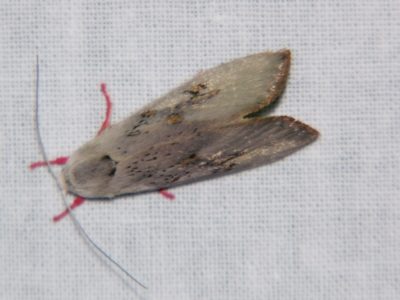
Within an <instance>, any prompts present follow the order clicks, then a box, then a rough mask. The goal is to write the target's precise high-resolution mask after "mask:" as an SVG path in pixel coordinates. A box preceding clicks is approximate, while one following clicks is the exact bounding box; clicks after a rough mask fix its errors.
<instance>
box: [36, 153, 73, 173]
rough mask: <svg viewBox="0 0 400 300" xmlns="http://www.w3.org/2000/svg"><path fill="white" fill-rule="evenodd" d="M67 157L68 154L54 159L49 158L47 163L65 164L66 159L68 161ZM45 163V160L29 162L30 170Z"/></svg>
mask: <svg viewBox="0 0 400 300" xmlns="http://www.w3.org/2000/svg"><path fill="white" fill-rule="evenodd" d="M68 158H69V157H68V156H63V157H59V158H56V159H54V160H50V161H49V164H51V165H65V164H66V163H67V161H68ZM45 165H47V163H46V162H45V161H38V162H35V163H33V164H31V165H30V166H29V168H31V170H33V169H36V168H37V167H43V166H45Z"/></svg>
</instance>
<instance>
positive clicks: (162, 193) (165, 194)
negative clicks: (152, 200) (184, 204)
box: [158, 190, 175, 200]
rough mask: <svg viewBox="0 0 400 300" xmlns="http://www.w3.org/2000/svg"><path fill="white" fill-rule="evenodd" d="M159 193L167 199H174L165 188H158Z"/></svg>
mask: <svg viewBox="0 0 400 300" xmlns="http://www.w3.org/2000/svg"><path fill="white" fill-rule="evenodd" d="M158 192H159V193H160V194H161V195H163V196H164V197H167V198H168V199H171V200H174V199H175V195H173V194H171V193H168V192H167V191H166V190H159V191H158Z"/></svg>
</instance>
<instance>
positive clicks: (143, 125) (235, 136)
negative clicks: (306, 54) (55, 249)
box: [61, 49, 319, 198]
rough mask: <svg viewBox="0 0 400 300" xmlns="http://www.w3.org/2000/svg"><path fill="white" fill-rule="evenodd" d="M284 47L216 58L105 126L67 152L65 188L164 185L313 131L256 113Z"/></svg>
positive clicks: (245, 165) (97, 191) (307, 139)
mask: <svg viewBox="0 0 400 300" xmlns="http://www.w3.org/2000/svg"><path fill="white" fill-rule="evenodd" d="M290 59H291V53H290V51H289V50H287V49H283V50H280V51H278V52H275V53H274V52H264V53H259V54H255V55H250V56H247V57H244V58H239V59H236V60H233V61H231V62H229V63H225V64H221V65H219V66H217V67H215V68H212V69H209V70H207V71H204V72H201V73H199V74H197V75H196V76H195V77H194V78H192V79H191V80H189V81H187V82H186V83H184V84H182V85H181V86H179V87H178V88H175V89H174V90H172V91H171V92H169V93H168V94H166V95H165V96H163V97H161V98H159V99H157V100H156V101H154V102H153V103H151V104H150V105H148V106H147V107H145V108H143V109H141V110H140V111H138V112H136V113H134V114H133V115H131V116H130V117H128V118H127V119H125V120H123V121H121V122H119V123H116V124H113V125H111V126H110V127H108V128H106V129H105V130H104V131H102V132H101V134H99V135H98V136H97V137H95V138H94V139H92V140H91V141H89V142H87V143H86V144H84V145H83V146H82V147H81V148H79V149H78V150H76V151H75V152H74V153H73V154H72V156H70V157H69V159H68V162H67V164H66V165H65V167H64V169H63V171H62V175H61V177H62V180H61V181H62V184H63V186H64V188H65V190H66V191H68V192H70V193H73V194H75V195H78V196H81V197H84V198H111V197H115V196H118V195H121V194H129V193H137V192H143V191H150V190H160V189H166V188H169V187H172V186H176V185H180V184H184V183H188V182H192V181H196V180H200V179H206V178H210V177H216V176H220V175H226V174H232V173H235V172H238V171H242V170H245V169H249V168H252V167H256V166H260V165H263V164H266V163H271V162H273V161H276V160H278V159H280V158H282V157H284V156H286V155H288V154H291V153H293V152H295V151H296V150H298V149H300V148H302V147H303V146H305V145H307V144H309V143H311V142H312V141H314V140H315V139H316V138H317V137H318V135H319V133H318V132H317V131H316V130H315V129H313V128H311V127H310V126H308V125H306V124H304V123H302V122H300V121H297V120H295V119H294V118H292V117H288V116H267V117H259V116H258V114H257V113H258V112H260V111H261V110H263V109H264V108H265V107H267V106H269V105H270V104H271V103H272V102H274V100H275V99H276V98H277V97H278V96H279V95H280V93H281V92H282V89H283V88H284V86H285V83H286V80H287V77H288V72H289V68H290Z"/></svg>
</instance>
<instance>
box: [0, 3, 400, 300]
mask: <svg viewBox="0 0 400 300" xmlns="http://www.w3.org/2000/svg"><path fill="white" fill-rule="evenodd" d="M0 12H1V31H0V47H1V48H0V52H1V69H0V72H1V73H0V78H1V81H0V101H1V108H2V109H1V112H0V114H1V115H0V116H1V131H0V132H1V162H0V164H1V165H0V168H1V170H2V171H1V173H0V174H1V177H0V181H1V193H0V199H1V203H0V272H1V275H0V278H1V280H0V297H1V299H307V300H309V299H400V201H399V200H400V199H399V198H400V197H399V196H400V191H399V189H400V181H399V179H400V175H399V174H400V155H399V150H400V138H399V125H400V121H399V120H400V118H399V113H400V106H399V101H400V38H399V37H400V6H399V3H398V1H396V0H393V1H245V0H243V1H186V2H183V1H181V2H179V1H156V0H153V1H146V2H144V1H143V2H141V3H139V2H137V3H136V2H133V1H122V0H121V1H53V0H50V1H29V0H26V1H2V4H1V7H0ZM284 47H287V48H289V49H291V51H292V55H293V60H292V68H291V73H290V78H289V81H288V84H287V88H286V91H285V93H284V95H283V97H282V99H281V100H280V105H278V106H277V107H276V109H275V110H274V111H273V114H274V115H290V116H293V117H296V118H298V119H300V120H302V121H304V122H305V123H307V124H309V125H311V126H313V127H314V128H316V129H318V130H319V131H320V132H321V134H322V135H321V138H320V139H319V140H318V141H317V142H316V143H314V144H312V145H310V146H308V147H306V148H304V149H303V150H302V151H299V152H297V153H295V154H294V155H291V156H289V157H287V158H286V159H284V160H281V161H279V162H277V163H275V164H272V165H269V166H263V167H260V168H257V169H254V170H250V171H247V172H243V173H239V174H236V175H233V176H228V177H224V178H220V179H215V180H209V181H205V182H199V183H196V184H191V185H186V186H181V187H179V188H174V189H171V190H170V192H172V193H174V194H175V195H176V200H175V201H173V202H171V201H169V200H167V199H165V198H163V197H162V196H160V195H159V194H158V193H148V194H144V195H138V196H135V195H130V196H127V197H123V198H119V199H117V200H115V201H110V202H98V201H95V202H86V203H85V204H84V205H83V206H82V207H80V208H79V209H77V210H76V212H75V213H76V216H77V218H78V219H79V220H80V221H81V223H82V225H83V227H84V228H85V229H86V230H87V232H88V234H89V235H90V236H91V237H92V238H93V239H94V240H95V241H96V242H97V243H98V244H99V245H100V246H101V247H103V248H104V250H105V251H106V252H108V253H109V254H110V255H111V256H112V257H113V258H115V259H116V260H117V261H118V262H119V263H120V264H122V265H123V266H124V267H125V268H126V269H127V270H129V271H130V272H131V273H132V274H133V275H134V276H135V277H137V278H138V279H139V280H140V281H141V282H143V283H144V284H146V285H147V286H148V287H149V290H144V289H142V288H140V287H138V286H137V285H136V284H135V283H133V282H131V281H129V280H128V279H127V278H126V277H124V276H122V278H123V279H121V278H120V277H118V275H116V274H115V273H114V272H113V271H111V270H110V269H109V268H108V267H107V266H106V265H104V264H103V263H102V262H101V261H100V260H99V259H98V258H97V257H96V255H94V254H93V253H92V252H91V251H90V249H89V248H88V247H87V246H86V245H85V243H84V242H83V241H82V239H81V238H80V236H79V234H78V233H77V231H76V229H75V228H74V226H73V223H72V221H71V220H70V219H69V218H66V219H65V220H63V221H62V222H60V223H57V224H53V223H52V222H51V217H52V216H53V215H55V214H57V213H59V212H61V211H62V210H63V204H62V202H61V198H60V194H59V191H58V190H57V188H56V185H55V183H54V182H53V180H52V178H51V177H50V176H49V173H48V171H47V170H46V169H45V168H42V169H38V170H35V171H34V172H31V171H30V170H29V169H28V165H29V164H30V163H31V162H33V161H37V160H41V154H40V151H39V147H38V144H37V138H36V134H35V126H34V121H33V120H34V96H35V81H36V75H35V67H36V66H35V64H36V62H35V59H36V58H35V56H36V54H40V57H41V61H42V65H41V79H40V80H41V90H40V94H41V97H40V102H41V108H40V118H41V127H42V134H43V138H44V144H45V147H46V149H47V153H48V155H49V157H51V158H54V157H58V156H63V155H68V154H70V153H71V152H72V151H73V150H74V149H76V148H77V147H78V146H79V145H81V144H82V143H84V142H85V141H86V140H88V139H90V138H91V137H93V136H94V135H95V134H96V132H97V130H98V128H99V125H100V123H101V121H102V119H103V115H104V108H105V105H104V100H103V97H102V95H101V93H100V83H101V82H106V83H107V85H108V89H109V92H110V94H111V96H112V99H113V101H114V104H115V106H114V111H113V120H114V121H116V120H119V119H122V118H124V117H126V116H128V115H129V114H130V113H131V112H133V111H135V110H137V109H139V108H140V107H141V106H143V105H145V104H147V103H149V102H150V101H152V100H153V99H155V98H156V97H158V96H160V95H162V94H163V93H166V92H168V90H170V89H171V88H173V87H175V86H177V85H178V84H180V83H182V82H183V81H185V80H187V79H189V78H190V77H191V76H193V75H194V74H196V73H197V72H198V71H200V70H202V69H207V68H209V67H213V66H215V65H217V64H219V63H221V62H226V61H229V60H231V59H233V58H237V57H242V56H246V55H248V54H252V53H258V52H262V51H265V50H279V49H281V48H284ZM55 170H56V171H57V172H59V171H60V170H61V167H55ZM69 199H70V200H71V201H72V197H70V198H69ZM124 280H126V282H127V283H128V284H127V283H125V282H124Z"/></svg>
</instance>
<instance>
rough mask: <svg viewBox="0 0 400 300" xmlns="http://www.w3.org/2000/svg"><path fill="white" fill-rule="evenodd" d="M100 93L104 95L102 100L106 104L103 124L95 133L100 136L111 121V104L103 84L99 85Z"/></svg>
mask: <svg viewBox="0 0 400 300" xmlns="http://www.w3.org/2000/svg"><path fill="white" fill-rule="evenodd" d="M101 92H102V93H103V95H104V98H105V99H106V102H107V110H106V117H105V119H104V122H103V124H102V125H101V127H100V130H99V132H97V135H100V133H102V132H103V130H104V129H106V128H107V127H109V126H110V120H111V109H112V102H111V97H110V95H109V94H108V92H107V87H106V84H105V83H102V84H101Z"/></svg>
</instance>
